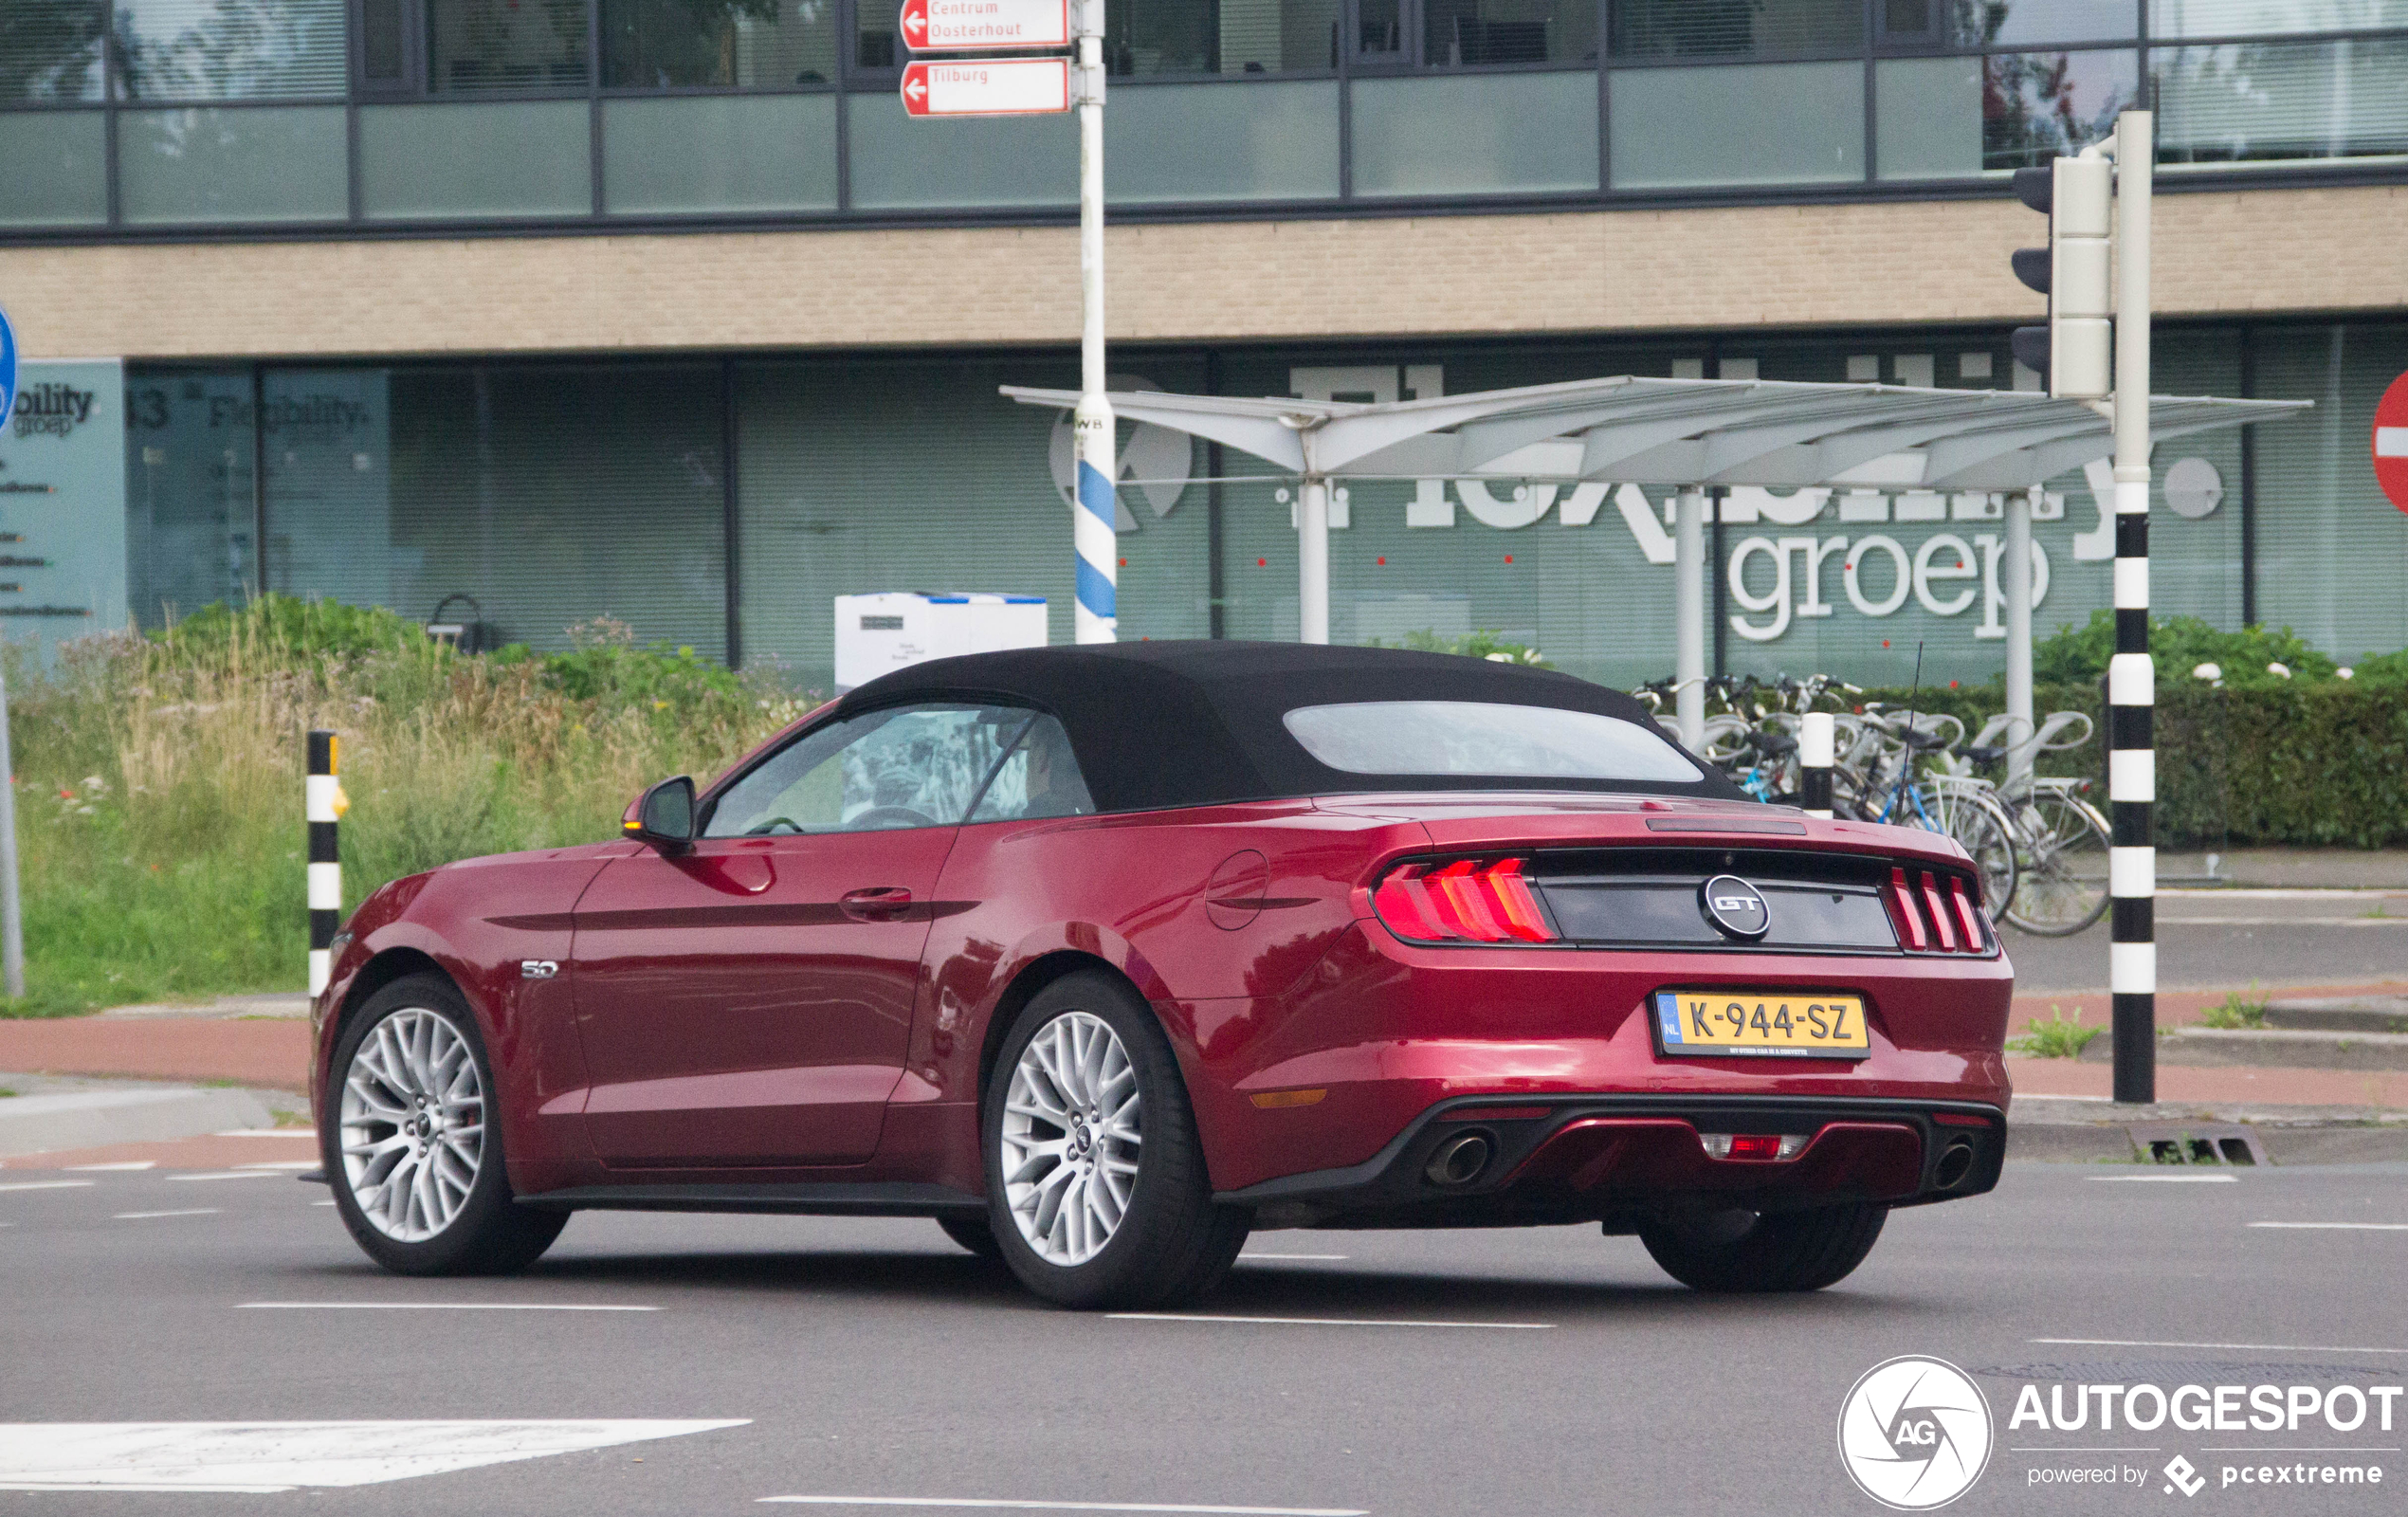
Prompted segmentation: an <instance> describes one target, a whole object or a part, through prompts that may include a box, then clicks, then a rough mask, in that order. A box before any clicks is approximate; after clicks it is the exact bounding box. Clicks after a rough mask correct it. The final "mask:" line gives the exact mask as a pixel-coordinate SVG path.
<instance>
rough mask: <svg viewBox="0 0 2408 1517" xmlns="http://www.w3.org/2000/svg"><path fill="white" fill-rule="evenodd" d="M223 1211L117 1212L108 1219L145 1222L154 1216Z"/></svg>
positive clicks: (208, 1208)
mask: <svg viewBox="0 0 2408 1517" xmlns="http://www.w3.org/2000/svg"><path fill="white" fill-rule="evenodd" d="M223 1210H224V1209H223V1208H221V1207H215V1206H196V1207H193V1208H192V1209H191V1210H190V1211H184V1212H119V1213H118V1214H117V1215H115V1216H113V1217H110V1218H109V1220H110V1221H112V1222H147V1221H149V1220H150V1219H151V1218H153V1217H155V1216H216V1215H219V1214H220V1213H221V1212H222V1211H223Z"/></svg>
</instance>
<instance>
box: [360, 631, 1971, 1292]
mask: <svg viewBox="0 0 2408 1517" xmlns="http://www.w3.org/2000/svg"><path fill="white" fill-rule="evenodd" d="M2012 985H2013V970H2012V969H2011V968H2010V967H2009V966H2008V964H2007V961H2006V960H2005V958H2004V957H2003V955H2002V954H2001V953H2000V952H1999V948H1998V940H1997V938H1996V936H1995V935H1994V934H1993V932H1992V931H1991V928H1990V924H1989V922H1988V920H1987V918H1986V917H1985V916H1984V914H1983V912H1982V909H1981V905H1980V900H1979V878H1978V876H1977V874H1976V873H1975V871H1974V869H1973V868H1972V867H1971V866H1970V864H1969V863H1968V861H1967V858H1966V856H1965V854H1964V853H1962V852H1961V850H1958V849H1957V847H1956V846H1955V845H1954V844H1952V843H1950V842H1948V841H1947V840H1945V839H1944V838H1943V837H1941V836H1939V835H1938V834H1936V833H1932V832H1915V831H1908V830H1905V829H1899V828H1889V827H1878V826H1871V825H1868V824H1863V823H1857V822H1847V821H1837V822H1826V821H1816V820H1810V819H1807V818H1806V817H1804V816H1802V815H1801V814H1800V813H1797V812H1795V811H1791V810H1787V809H1785V808H1781V807H1776V806H1765V805H1760V804H1758V803H1756V802H1754V801H1751V800H1749V799H1748V798H1747V797H1746V796H1744V795H1742V794H1741V793H1740V792H1739V791H1737V790H1736V789H1735V788H1734V787H1732V786H1731V785H1730V784H1729V783H1728V782H1727V781H1725V780H1724V779H1723V778H1722V777H1719V776H1718V775H1716V774H1715V773H1714V772H1713V771H1712V770H1711V769H1710V768H1707V767H1706V766H1704V765H1702V764H1700V763H1698V762H1696V761H1694V760H1693V759H1691V758H1689V756H1688V755H1687V754H1686V753H1684V752H1683V751H1682V750H1681V749H1680V748H1679V747H1678V746H1676V745H1675V744H1673V743H1672V742H1670V741H1669V740H1666V739H1665V738H1664V737H1663V735H1662V734H1661V732H1660V731H1659V729H1658V728H1657V727H1656V726H1655V724H1654V723H1653V722H1651V720H1650V719H1649V718H1648V716H1647V715H1646V713H1645V712H1644V711H1643V710H1642V709H1641V708H1640V707H1639V706H1638V704H1636V703H1635V702H1633V701H1632V700H1631V699H1630V698H1629V697H1627V696H1625V695H1622V694H1620V693H1619V692H1616V691H1613V690H1607V689H1603V688H1600V687H1598V686H1596V685H1590V684H1587V683H1585V682H1583V681H1580V680H1578V679H1574V678H1572V677H1570V676H1568V675H1563V674H1557V673H1551V672H1547V671H1543V670H1538V669H1530V668H1522V667H1511V666H1507V665H1503V664H1496V663H1488V662H1485V661H1480V660H1473V659H1465V658H1455V657H1451V656H1449V655H1445V654H1429V653H1413V652H1401V651H1391V650H1382V649H1339V648H1313V647H1300V646H1290V645H1274V644H1247V643H1227V642H1215V643H1140V644H1122V645H1120V646H1117V647H1089V648H1053V649H1030V650H1026V651H1020V652H1008V653H989V654H976V655H973V656H970V657H964V658H951V659H940V660H938V661H935V662H932V663H927V664H922V665H921V666H919V667H914V668H910V669H906V670H903V671H901V672H898V673H895V674H890V675H888V676H886V677H885V678H883V679H880V680H876V681H873V682H872V683H870V684H868V685H863V686H861V687H860V688H859V689H856V690H854V691H852V692H850V693H849V694H848V695H846V696H844V697H843V698H842V699H840V700H838V701H836V702H834V703H832V704H829V705H826V706H823V707H821V708H820V709H818V710H816V711H814V712H813V713H812V715H811V716H810V717H808V718H806V719H805V720H804V721H803V722H799V723H797V724H796V725H795V726H794V727H793V728H791V729H789V730H788V731H786V732H784V733H781V734H779V735H778V736H777V737H776V738H775V740H772V741H770V742H769V743H767V744H766V745H765V746H763V747H762V748H761V749H760V750H759V751H758V752H757V753H755V754H753V755H752V756H751V757H750V758H746V759H745V760H744V761H743V762H742V763H740V764H739V765H737V766H736V768H735V769H734V770H732V771H731V772H729V773H728V774H727V775H726V776H724V777H721V779H720V780H719V781H718V782H717V783H716V784H714V785H712V786H710V787H709V788H708V789H706V790H703V791H702V792H701V793H699V794H698V793H697V792H696V790H695V787H694V784H693V782H692V781H691V780H689V779H685V778H683V777H681V778H676V779H671V780H667V781H665V782H664V783H662V784H659V785H656V786H654V787H653V788H652V789H651V790H649V791H648V792H647V793H646V794H645V795H643V796H642V797H640V798H639V799H638V800H637V801H636V803H635V804H634V805H632V806H630V807H629V811H628V816H627V820H626V823H625V835H624V836H623V837H621V838H619V839H616V840H613V841H611V842H607V843H597V844H592V845H588V846H585V847H579V848H564V849H556V850H550V851H546V852H536V853H520V854H512V855H509V856H505V857H501V858H486V859H471V860H466V861H464V862H462V863H458V864H453V865H449V866H447V867H446V868H439V869H435V870H433V871H431V872H429V873H426V874H420V875H413V876H411V877H410V878H408V879H403V880H396V881H394V882H393V883H392V884H391V885H388V886H384V887H383V888H382V889H380V890H378V891H377V892H376V893H375V894H374V895H373V896H371V897H370V898H369V899H368V901H367V902H366V903H365V904H364V905H361V907H360V908H359V910H358V912H357V913H356V915H355V916H354V917H353V919H352V921H351V922H350V923H349V926H348V929H347V931H346V932H345V933H344V934H343V935H341V937H340V938H338V939H337V957H336V963H335V970H334V977H333V981H332V983H331V984H330V985H329V986H328V988H327V990H326V992H325V994H324V995H323V996H320V997H319V1000H318V1002H317V1004H316V1007H315V1026H316V1030H317V1054H316V1062H315V1069H314V1075H315V1078H314V1085H315V1087H316V1101H317V1111H318V1126H319V1132H320V1133H321V1134H323V1139H322V1146H323V1151H324V1157H325V1161H326V1173H327V1176H328V1178H329V1179H330V1180H331V1181H332V1184H333V1188H334V1192H335V1196H336V1199H337V1205H338V1206H339V1208H340V1212H341V1215H342V1217H343V1220H344V1222H345V1223H346V1224H347V1225H348V1226H349V1228H350V1229H351V1232H352V1234H353V1236H354V1237H356V1239H357V1240H358V1241H359V1243H360V1245H361V1247H363V1248H364V1249H366V1250H367V1252H369V1253H370V1254H371V1255H373V1256H374V1258H375V1259H376V1260H378V1261H379V1262H380V1263H382V1264H384V1265H386V1266H387V1267H389V1268H391V1269H393V1270H403V1271H408V1272H412V1273H446V1272H467V1271H491V1270H511V1269H516V1268H519V1267H520V1266H522V1265H525V1264H526V1263H528V1262H529V1261H531V1260H533V1259H534V1258H535V1257H536V1256H537V1255H538V1253H540V1252H543V1250H544V1248H545V1247H546V1246H547V1245H549V1244H550V1243H551V1241H552V1239H553V1238H554V1237H555V1236H556V1235H557V1234H558V1233H559V1231H560V1228H561V1226H562V1224H563V1223H564V1222H565V1221H566V1220H567V1217H568V1215H569V1214H570V1213H571V1212H574V1211H577V1210H579V1209H582V1208H588V1207H615V1208H633V1209H643V1210H653V1211H696V1212H769V1213H820V1214H831V1213H832V1214H852V1215H912V1216H927V1217H932V1218H934V1219H935V1220H936V1221H937V1222H938V1223H939V1225H941V1226H942V1227H943V1228H944V1230H945V1232H946V1233H948V1234H951V1235H952V1236H953V1238H954V1239H955V1240H956V1241H958V1242H959V1243H960V1244H962V1245H963V1246H964V1247H966V1248H969V1249H972V1250H974V1251H976V1252H979V1253H982V1254H987V1255H991V1256H994V1257H999V1258H1000V1259H1002V1260H1003V1261H1004V1262H1005V1263H1006V1264H1008V1265H1009V1266H1010V1267H1011V1268H1012V1270H1013V1271H1014V1272H1015V1273H1016V1274H1017V1275H1018V1276H1019V1278H1020V1279H1021V1280H1022V1281H1023V1282H1025V1283H1026V1284H1027V1285H1028V1287H1029V1288H1030V1289H1032V1290H1034V1291H1036V1292H1037V1293H1038V1294H1039V1295H1041V1296H1044V1297H1046V1298H1048V1299H1049V1300H1052V1301H1055V1302H1060V1303H1064V1304H1067V1305H1072V1306H1080V1307H1101V1306H1135V1305H1160V1304H1165V1303H1170V1302H1176V1301H1182V1300H1187V1299H1192V1298H1193V1297H1195V1295H1197V1294H1198V1293H1200V1292H1202V1291H1204V1290H1206V1289H1209V1288H1210V1287H1211V1286H1212V1285H1213V1283H1214V1282H1215V1281H1216V1280H1218V1279H1219V1278H1220V1276H1221V1275H1222V1273H1223V1272H1224V1271H1225V1270H1227V1269H1228V1268H1229V1266H1230V1263H1231V1259H1232V1258H1233V1257H1234V1256H1235V1255H1236V1253H1237V1252H1238V1247H1239V1245H1240V1244H1241V1243H1242V1242H1243V1241H1244V1240H1245V1238H1246V1235H1247V1234H1248V1232H1249V1230H1250V1229H1254V1228H1361V1227H1377V1228H1393V1227H1508V1226H1526V1225H1535V1224H1551V1223H1576V1222H1578V1223H1602V1224H1603V1225H1604V1230H1605V1232H1606V1233H1608V1234H1633V1233H1634V1234H1637V1235H1638V1236H1639V1238H1640V1239H1641V1240H1642V1241H1643V1242H1644V1244H1645V1245H1646V1247H1647V1249H1648V1251H1649V1252H1651V1254H1653V1255H1654V1257H1655V1259H1656V1260H1657V1262H1658V1263H1660V1264H1661V1265H1662V1266H1663V1267H1664V1268H1665V1269H1666V1270H1669V1272H1670V1273H1671V1274H1672V1275H1673V1276H1674V1277H1676V1278H1677V1279H1679V1280H1682V1281H1684V1282H1686V1283H1687V1284H1688V1285H1690V1286H1692V1287H1695V1288H1697V1289H1706V1290H1811V1289H1819V1288H1821V1287H1824V1286H1827V1285H1830V1284H1831V1283H1833V1281H1836V1280H1838V1279H1839V1278H1840V1277H1841V1276H1843V1275H1845V1274H1847V1273H1848V1272H1849V1270H1852V1269H1853V1268H1855V1266H1856V1264H1857V1263H1858V1261H1860V1260H1862V1259H1863V1258H1864V1256H1865V1254H1866V1252H1867V1251H1869V1250H1870V1248H1871V1247H1872V1244H1873V1240H1874V1238H1875V1237H1876V1236H1878V1234H1880V1232H1881V1228H1882V1223H1883V1220H1884V1218H1885V1217H1886V1216H1887V1215H1888V1211H1889V1209H1890V1208H1892V1207H1897V1206H1915V1205H1923V1204H1925V1203H1928V1202H1932V1201H1942V1200H1952V1199H1956V1198H1958V1197H1966V1196H1973V1195H1977V1194H1979V1193H1980V1192H1983V1191H1986V1190H1988V1189H1990V1188H1991V1187H1992V1186H1993V1185H1994V1184H1995V1183H1996V1182H1997V1179H1998V1166H1999V1161H2000V1160H2001V1158H2002V1156H2003V1153H2004V1149H2005V1140H2006V1127H2005V1112H2006V1106H2007V1097H2008V1089H2007V1078H2006V1071H2005V1068H2004V1065H2003V1063H2002V1061H2001V1058H2000V1044H2001V1040H2002V1039H2003V1037H2004V1034H2005V1031H2006V1017H2007V1001H2008V994H2009V991H2010V989H2011V988H2012Z"/></svg>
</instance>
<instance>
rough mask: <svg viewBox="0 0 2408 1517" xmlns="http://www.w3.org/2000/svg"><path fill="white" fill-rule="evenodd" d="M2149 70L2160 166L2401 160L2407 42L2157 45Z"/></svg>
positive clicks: (2407, 136) (2407, 132)
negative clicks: (2154, 90) (2271, 160)
mask: <svg viewBox="0 0 2408 1517" xmlns="http://www.w3.org/2000/svg"><path fill="white" fill-rule="evenodd" d="M2149 66H2150V69H2151V71H2152V72H2153V73H2154V74H2155V75H2156V77H2157V99H2158V118H2157V120H2158V128H2157V130H2158V155H2159V160H2160V161H2161V162H2165V163H2243V162H2254V161H2261V160H2264V159H2269V158H2352V157H2369V156H2381V155H2399V154H2408V37H2368V38H2357V39H2351V40H2344V41H2340V42H2311V43H2286V44H2275V43H2231V44H2227V45H2225V46H2220V47H2164V48H2159V49H2158V50H2156V51H2155V52H2153V53H2151V54H2150V56H2149Z"/></svg>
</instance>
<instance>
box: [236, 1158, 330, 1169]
mask: <svg viewBox="0 0 2408 1517" xmlns="http://www.w3.org/2000/svg"><path fill="white" fill-rule="evenodd" d="M234 1167H235V1168H236V1169H316V1168H317V1167H318V1161H317V1160H315V1159H271V1160H269V1161H266V1162H265V1163H261V1164H237V1165H235V1166H234Z"/></svg>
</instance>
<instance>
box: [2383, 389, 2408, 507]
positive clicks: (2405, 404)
mask: <svg viewBox="0 0 2408 1517" xmlns="http://www.w3.org/2000/svg"><path fill="white" fill-rule="evenodd" d="M2375 483H2376V484H2380V485H2381V486H2382V490H2383V493H2384V494H2385V495H2388V496H2390V497H2391V503H2392V504H2394V505H2396V506H2398V507H2399V508H2400V509H2401V510H2402V511H2408V374H2403V375H2400V376H2399V378H2397V379H2394V380H2393V381H2392V382H2391V388H2390V389H2389V390H2386V391H2384V392H2383V398H2382V399H2381V400H2380V401H2377V402H2376V403H2375Z"/></svg>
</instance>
